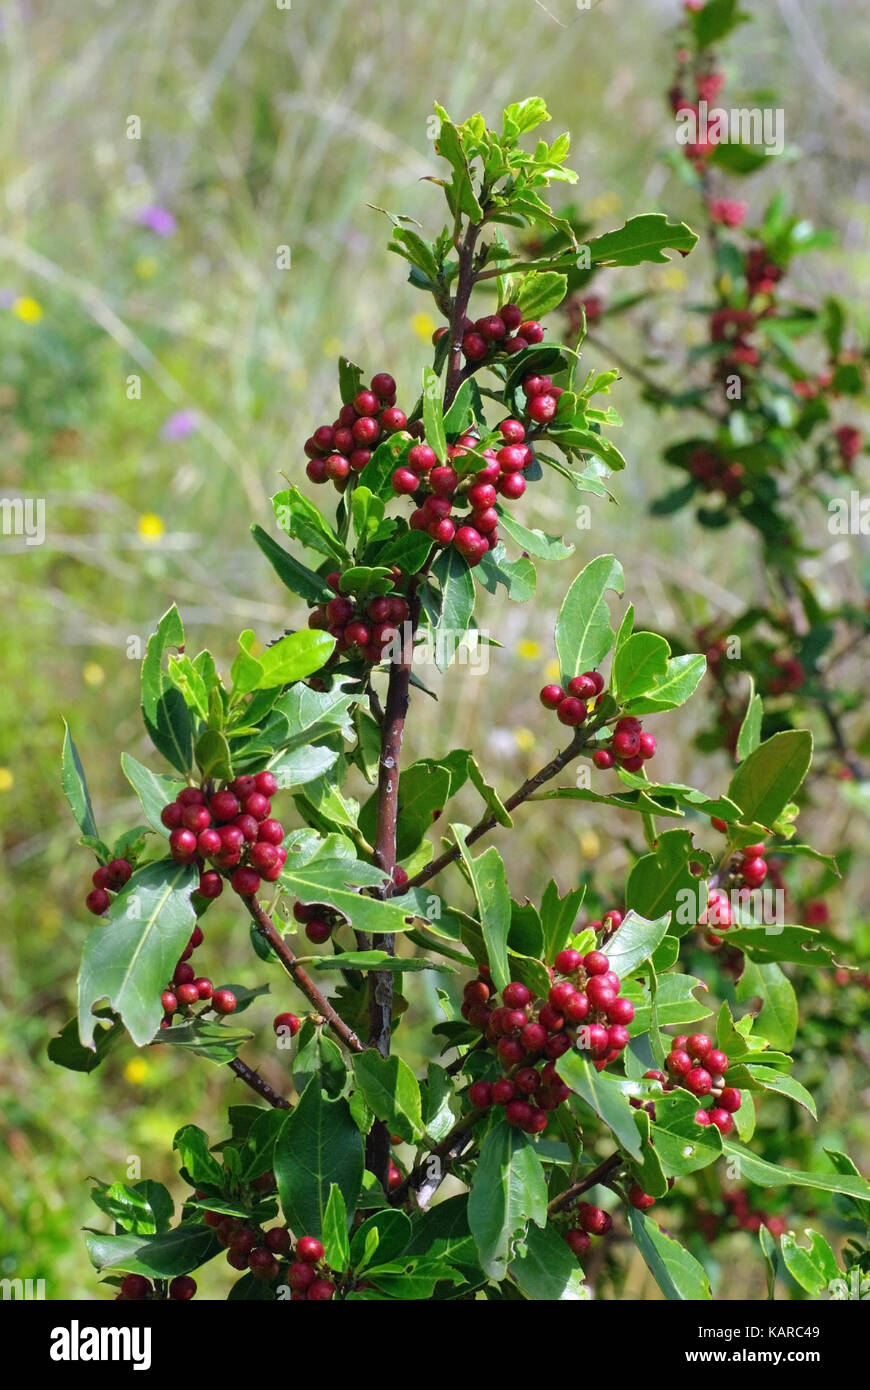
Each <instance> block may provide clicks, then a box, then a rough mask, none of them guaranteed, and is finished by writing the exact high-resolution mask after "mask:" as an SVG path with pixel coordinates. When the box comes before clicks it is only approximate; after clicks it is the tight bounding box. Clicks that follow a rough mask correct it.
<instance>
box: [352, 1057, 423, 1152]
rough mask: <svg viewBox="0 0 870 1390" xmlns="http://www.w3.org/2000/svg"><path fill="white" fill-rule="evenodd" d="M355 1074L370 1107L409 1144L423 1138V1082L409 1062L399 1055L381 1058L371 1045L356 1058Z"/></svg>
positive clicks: (354, 1062) (354, 1063)
mask: <svg viewBox="0 0 870 1390" xmlns="http://www.w3.org/2000/svg"><path fill="white" fill-rule="evenodd" d="M353 1074H354V1078H355V1080H356V1084H357V1086H358V1087H359V1089H360V1090H361V1091H362V1093H363V1096H364V1097H365V1101H366V1104H367V1105H368V1107H369V1109H370V1110H371V1111H372V1113H373V1114H374V1115H375V1117H376V1118H377V1119H379V1120H384V1121H385V1122H386V1123H387V1124H388V1125H389V1127H390V1131H391V1132H392V1133H394V1134H399V1135H401V1137H402V1138H403V1139H404V1140H405V1141H406V1142H407V1143H409V1144H412V1143H414V1142H415V1141H416V1140H418V1139H420V1138H422V1135H423V1115H422V1111H421V1103H422V1102H421V1097H420V1084H419V1082H418V1081H417V1078H416V1076H415V1075H414V1073H413V1072H412V1071H411V1068H410V1067H409V1066H408V1064H407V1062H404V1061H402V1059H401V1057H397V1056H396V1055H395V1054H393V1055H392V1056H390V1057H381V1056H380V1054H379V1053H378V1052H376V1051H375V1049H374V1048H371V1047H370V1048H367V1049H366V1050H365V1052H360V1053H359V1054H358V1055H357V1056H356V1057H354V1059H353Z"/></svg>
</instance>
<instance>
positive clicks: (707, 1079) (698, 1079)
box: [683, 1067, 713, 1096]
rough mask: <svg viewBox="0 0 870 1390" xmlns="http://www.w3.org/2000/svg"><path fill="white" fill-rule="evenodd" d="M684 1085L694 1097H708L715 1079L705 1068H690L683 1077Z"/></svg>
mask: <svg viewBox="0 0 870 1390" xmlns="http://www.w3.org/2000/svg"><path fill="white" fill-rule="evenodd" d="M683 1083H684V1085H685V1087H686V1089H687V1090H688V1091H691V1092H692V1095H693V1096H708V1095H709V1094H710V1091H711V1089H712V1086H713V1078H712V1077H711V1075H710V1073H709V1072H708V1071H707V1069H706V1068H705V1067H690V1068H689V1070H688V1071H687V1072H686V1073H685V1074H684V1076H683Z"/></svg>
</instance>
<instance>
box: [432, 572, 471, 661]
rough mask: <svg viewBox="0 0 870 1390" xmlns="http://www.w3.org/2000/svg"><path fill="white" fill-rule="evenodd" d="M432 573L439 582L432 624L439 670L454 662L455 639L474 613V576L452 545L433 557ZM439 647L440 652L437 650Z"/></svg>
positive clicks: (465, 629)
mask: <svg viewBox="0 0 870 1390" xmlns="http://www.w3.org/2000/svg"><path fill="white" fill-rule="evenodd" d="M432 573H433V575H434V576H435V578H436V579H437V580H438V582H439V583H440V585H441V600H440V607H439V610H438V612H437V615H436V620H435V622H434V623H433V624H432V626H433V629H434V631H433V638H434V642H435V661H436V665H437V666H438V669H439V670H446V669H447V667H448V666H450V665H451V664H452V662H453V658H454V654H455V647H456V642H457V641H458V639H459V637H460V635H461V634H462V633H463V632H466V631H467V630H468V625H469V623H470V621H471V615H472V613H473V612H474V579H473V578H472V574H471V570H470V569H469V568H468V564H467V563H466V561H465V560H464V559H463V557H462V556H461V555H460V554H459V551H458V550H455V549H454V548H453V547H452V546H451V547H450V548H449V549H447V550H442V551H441V553H440V554H439V555H437V556H436V558H435V561H434V563H433V565H432ZM428 592H429V591H428V590H424V593H428ZM442 646H443V652H442V651H441V650H439V648H440V647H442Z"/></svg>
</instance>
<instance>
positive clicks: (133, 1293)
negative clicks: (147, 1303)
mask: <svg viewBox="0 0 870 1390" xmlns="http://www.w3.org/2000/svg"><path fill="white" fill-rule="evenodd" d="M151 1292H153V1285H152V1283H151V1280H150V1279H146V1278H145V1275H144V1274H125V1275H124V1278H123V1279H122V1280H121V1293H122V1294H123V1295H124V1297H125V1298H129V1299H130V1300H131V1301H133V1302H136V1303H139V1302H141V1300H142V1299H143V1298H147V1297H148V1295H149V1294H150V1293H151Z"/></svg>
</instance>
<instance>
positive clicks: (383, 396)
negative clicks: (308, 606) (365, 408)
mask: <svg viewBox="0 0 870 1390" xmlns="http://www.w3.org/2000/svg"><path fill="white" fill-rule="evenodd" d="M372 390H373V391H374V393H375V395H376V396H377V397H378V399H379V400H381V401H389V400H392V398H393V396H395V394H396V381H395V378H394V377H391V376H390V373H389V372H377V373H376V374H375V375H374V376H373V377H372Z"/></svg>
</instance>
